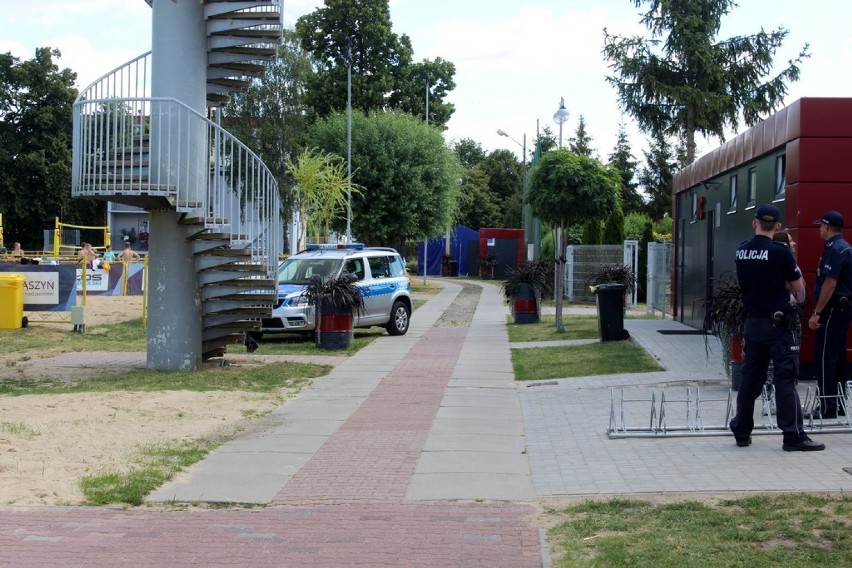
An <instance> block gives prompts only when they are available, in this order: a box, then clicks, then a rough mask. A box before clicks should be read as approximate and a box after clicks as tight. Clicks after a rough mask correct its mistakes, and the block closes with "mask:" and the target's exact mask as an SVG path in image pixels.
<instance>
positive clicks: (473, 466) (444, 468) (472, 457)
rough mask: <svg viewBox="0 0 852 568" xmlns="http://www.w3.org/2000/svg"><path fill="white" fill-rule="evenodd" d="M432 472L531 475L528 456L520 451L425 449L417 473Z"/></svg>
mask: <svg viewBox="0 0 852 568" xmlns="http://www.w3.org/2000/svg"><path fill="white" fill-rule="evenodd" d="M430 473H449V474H453V473H482V474H486V475H503V474H510V475H519V476H523V475H529V473H530V466H529V462H528V461H527V457H526V455H524V454H521V453H520V452H518V453H517V454H509V453H507V452H486V451H471V450H470V449H464V450H459V451H438V452H434V451H433V452H430V451H424V452H423V454H422V455H421V456H420V461H418V462H417V470H416V471H415V475H419V474H430Z"/></svg>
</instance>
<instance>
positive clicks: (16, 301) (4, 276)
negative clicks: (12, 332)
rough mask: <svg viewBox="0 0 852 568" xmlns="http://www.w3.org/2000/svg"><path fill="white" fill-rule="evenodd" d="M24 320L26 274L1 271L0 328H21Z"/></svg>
mask: <svg viewBox="0 0 852 568" xmlns="http://www.w3.org/2000/svg"><path fill="white" fill-rule="evenodd" d="M23 321H24V275H23V274H15V273H0V329H20V328H21V325H22V322H23Z"/></svg>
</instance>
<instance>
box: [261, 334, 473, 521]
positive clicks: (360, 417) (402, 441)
mask: <svg viewBox="0 0 852 568" xmlns="http://www.w3.org/2000/svg"><path fill="white" fill-rule="evenodd" d="M466 334H467V329H466V328H432V329H430V330H429V331H427V332H426V333H425V334H424V335H423V337H422V338H421V339H420V340H419V341H418V342H417V343H416V344H415V345H414V347H413V348H412V350H411V351H410V352H409V353H408V354H407V355H406V356H405V357H404V358H403V360H402V361H400V363H399V364H398V365H397V366H396V367H394V368H393V369H392V370H391V372H390V373H388V375H387V376H385V378H384V379H382V381H381V382H380V383H379V384H378V385H377V386H376V388H375V389H374V390H373V392H371V393H370V395H369V396H368V397H367V399H366V400H365V401H364V402H363V403H362V404H361V406H360V407H359V408H358V409H357V410H356V411H355V412H354V413H353V414H352V416H350V417H349V419H348V420H347V421H346V422H344V423H343V425H342V426H341V427H340V430H339V431H338V432H336V433H335V434H333V435H332V436H331V437H330V438H329V439H328V441H327V442H326V443H325V444H324V445H323V446H322V447H321V448H320V449H319V450H318V451H317V452H316V454H314V456H313V457H312V458H311V459H310V460H308V463H306V464H305V465H303V466H302V467H301V468H300V469H299V471H298V472H296V474H295V475H294V476H293V477H292V478H291V479H290V481H288V482H287V485H285V486H284V488H283V489H282V490H281V492H280V493H279V494H278V495H277V496H276V497H275V499H273V503H276V504H310V503H328V502H336V503H349V502H362V501H395V502H402V500H403V498H404V497H405V491H406V489H407V488H408V483H409V481H410V479H411V476H412V475H413V474H414V468H415V467H416V466H417V460H418V459H419V458H420V452H421V450H422V449H423V445H424V444H425V443H426V438H427V436H428V435H429V429H430V428H431V427H432V422H433V421H434V420H435V415H436V414H437V413H438V409H439V408H440V406H441V400H442V399H443V397H444V389H446V388H447V383H448V382H449V380H450V376H451V375H452V372H453V368H454V367H455V363H456V360H457V359H458V356H459V353H460V352H461V347H462V344H463V343H464V338H465V335H466Z"/></svg>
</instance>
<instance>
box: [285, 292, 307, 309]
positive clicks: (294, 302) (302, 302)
mask: <svg viewBox="0 0 852 568" xmlns="http://www.w3.org/2000/svg"><path fill="white" fill-rule="evenodd" d="M287 305H288V306H292V307H294V308H298V307H301V306H307V305H308V299H307V298H305V297H304V296H301V295H300V296H296V297H294V298H290V300H289V301H288V302H287Z"/></svg>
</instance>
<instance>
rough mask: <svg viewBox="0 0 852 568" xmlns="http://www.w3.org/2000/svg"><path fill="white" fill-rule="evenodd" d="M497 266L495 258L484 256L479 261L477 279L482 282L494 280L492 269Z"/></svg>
mask: <svg viewBox="0 0 852 568" xmlns="http://www.w3.org/2000/svg"><path fill="white" fill-rule="evenodd" d="M495 266H497V256H496V255H493V254H490V253H489V254H486V255H485V256H483V257H481V258H480V259H479V277H480V278H482V279H483V280H490V279H491V278H494V267H495Z"/></svg>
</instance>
